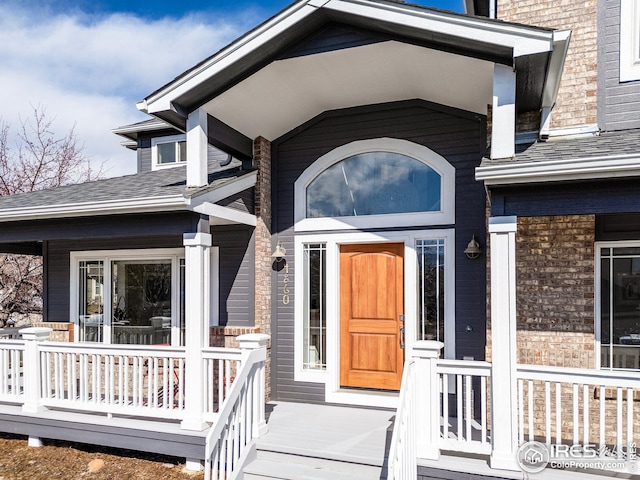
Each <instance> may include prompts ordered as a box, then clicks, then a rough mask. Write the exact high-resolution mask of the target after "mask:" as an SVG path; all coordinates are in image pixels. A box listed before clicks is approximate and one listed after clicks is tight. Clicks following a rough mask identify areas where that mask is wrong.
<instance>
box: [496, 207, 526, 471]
mask: <svg viewBox="0 0 640 480" xmlns="http://www.w3.org/2000/svg"><path fill="white" fill-rule="evenodd" d="M516 230H517V218H516V217H491V218H490V219H489V234H490V238H491V344H492V346H493V348H492V350H491V357H492V358H491V363H492V371H491V413H492V415H491V439H492V451H491V460H490V463H491V468H497V469H502V470H514V471H520V468H519V467H518V464H517V461H516V450H517V448H518V444H517V442H518V440H517V432H518V417H517V403H516V362H517V357H516V238H515V237H516ZM498 412H499V415H498V414H497V413H498Z"/></svg>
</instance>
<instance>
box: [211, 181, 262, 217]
mask: <svg viewBox="0 0 640 480" xmlns="http://www.w3.org/2000/svg"><path fill="white" fill-rule="evenodd" d="M254 195H255V192H254V188H253V187H252V188H247V189H246V190H244V191H242V192H240V193H236V194H235V195H232V196H230V197H227V198H225V199H224V200H222V201H220V202H218V204H219V205H222V206H223V207H229V208H233V209H234V210H240V211H241V212H246V213H254V211H255V209H254Z"/></svg>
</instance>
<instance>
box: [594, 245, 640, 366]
mask: <svg viewBox="0 0 640 480" xmlns="http://www.w3.org/2000/svg"><path fill="white" fill-rule="evenodd" d="M596 255H597V258H596V273H597V276H596V304H597V306H598V308H597V309H596V314H597V322H596V325H597V330H596V339H597V340H599V345H600V359H599V363H598V364H599V366H600V368H602V369H609V370H613V369H632V370H638V369H640V243H635V244H634V243H612V244H603V243H599V244H597V246H596Z"/></svg>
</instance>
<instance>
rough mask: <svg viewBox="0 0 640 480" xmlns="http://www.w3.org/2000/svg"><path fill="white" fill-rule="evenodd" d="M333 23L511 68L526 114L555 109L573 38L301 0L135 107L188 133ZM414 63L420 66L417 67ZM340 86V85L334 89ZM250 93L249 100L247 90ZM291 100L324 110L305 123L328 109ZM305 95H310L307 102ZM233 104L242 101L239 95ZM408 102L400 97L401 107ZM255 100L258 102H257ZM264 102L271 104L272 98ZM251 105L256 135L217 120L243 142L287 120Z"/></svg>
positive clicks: (412, 9)
mask: <svg viewBox="0 0 640 480" xmlns="http://www.w3.org/2000/svg"><path fill="white" fill-rule="evenodd" d="M330 24H339V25H347V26H350V27H354V28H361V29H366V30H368V31H371V32H374V33H376V34H378V35H382V36H386V37H387V38H389V39H392V40H395V41H396V42H400V43H404V44H409V45H411V44H413V45H418V46H422V47H426V48H428V49H430V50H432V51H441V52H446V53H452V54H455V55H461V56H462V57H465V58H475V59H478V60H484V61H488V62H493V63H502V64H505V65H509V66H513V67H514V68H515V69H516V71H517V89H518V94H517V96H518V99H519V102H518V103H519V105H521V106H522V107H523V108H526V109H538V108H540V107H541V106H546V107H551V106H552V104H553V100H554V99H555V95H556V93H557V86H558V83H559V78H560V72H561V70H562V66H563V62H564V55H565V53H566V48H567V45H568V39H569V32H568V31H562V32H559V31H553V30H550V29H546V28H537V27H531V26H524V25H517V24H513V23H506V22H502V21H498V20H492V19H487V18H481V17H471V16H467V15H461V14H456V13H451V12H444V11H440V10H435V9H431V8H426V7H422V6H418V5H410V4H406V3H402V2H395V1H392V0H324V1H320V0H300V1H298V2H296V3H294V4H292V5H290V6H289V7H287V8H286V9H284V10H283V11H282V12H280V13H279V14H277V15H275V16H274V17H272V18H271V19H269V20H267V21H266V22H264V23H263V24H261V25H259V26H258V27H256V28H255V29H253V30H251V31H250V32H248V33H247V34H245V35H244V36H242V37H240V38H239V39H238V40H236V41H235V42H233V43H231V44H230V45H229V46H227V47H225V48H223V49H222V50H220V51H219V52H217V53H216V54H214V55H212V56H211V57H209V58H208V59H206V60H204V61H203V62H201V63H199V64H198V65H196V66H195V67H193V68H191V69H190V70H187V71H186V72H184V73H183V74H181V75H180V76H178V77H177V78H176V79H174V80H173V81H172V82H170V83H168V84H166V85H165V86H163V87H161V88H160V89H158V90H156V91H155V92H153V93H152V94H150V95H149V96H147V97H146V98H145V99H144V100H143V101H142V102H140V103H139V104H138V108H140V109H141V110H143V111H145V112H147V113H149V114H152V115H154V116H156V117H158V118H162V119H163V120H165V121H167V122H168V123H170V124H172V125H174V126H175V127H177V128H179V129H183V128H184V126H185V122H186V116H187V115H188V113H189V112H190V111H193V110H194V109H196V108H199V107H201V106H203V105H205V104H207V103H208V102H211V101H212V100H213V99H216V98H219V97H220V96H221V95H222V94H223V93H225V92H227V91H229V90H231V89H233V88H234V87H237V86H238V85H239V84H241V83H242V82H243V81H245V80H247V79H248V78H250V77H251V76H254V75H255V74H256V73H257V72H259V71H260V70H262V69H264V68H265V67H266V66H267V65H269V64H272V63H274V60H276V59H277V58H278V57H279V56H280V55H282V52H283V51H285V50H286V49H287V48H289V47H291V46H292V45H295V44H297V43H299V42H301V41H303V40H304V39H306V38H307V37H309V36H310V35H312V34H313V33H314V32H316V31H318V29H320V28H322V27H323V26H326V25H330ZM353 50H356V49H353ZM393 58H394V56H393V53H391V54H390V56H385V57H381V58H380V62H381V63H384V62H385V61H388V60H389V59H393ZM421 61H422V64H423V65H422V67H423V70H420V73H418V75H420V74H422V73H424V72H426V71H428V69H427V70H425V69H424V68H425V65H424V59H421ZM343 62H344V61H343ZM362 62H363V64H364V65H370V64H371V62H374V63H375V56H373V57H371V56H369V57H366V56H365V57H364V58H363V59H362ZM367 62H368V63H367ZM408 63H411V60H408ZM417 63H418V64H420V62H417ZM343 64H344V63H343ZM347 64H348V63H347ZM307 66H308V63H307V64H301V66H300V67H299V68H298V70H299V71H305V68H306V67H307ZM332 66H333V65H332ZM413 66H415V62H414V65H413ZM355 69H356V67H354V70H355ZM432 70H433V69H432ZM408 72H409V71H408ZM312 76H313V74H312V73H310V74H308V75H307V77H306V78H307V79H309V78H311V77H312ZM275 77H276V78H280V79H281V80H287V79H291V72H290V70H286V69H285V70H281V71H278V72H276V74H275ZM411 77H415V75H409V74H407V75H404V76H403V77H402V78H403V79H406V78H411ZM299 78H300V79H301V81H298V77H296V82H297V83H294V84H290V85H289V86H291V85H293V86H295V87H297V88H300V83H305V82H306V80H304V78H305V77H304V76H303V75H300V76H299ZM368 78H371V76H369V77H368ZM358 80H359V78H356V79H355V80H354V81H356V82H357V81H358ZM389 83H393V82H384V84H385V85H389ZM396 83H397V82H396ZM338 84H339V83H338V81H336V86H337V85H338ZM320 85H322V84H320ZM442 85H443V83H440V84H439V85H438V86H439V87H442ZM316 86H317V84H316ZM388 88H391V86H389V87H388ZM245 91H246V92H249V93H251V89H250V88H249V87H247V88H246V89H245ZM286 93H287V90H285V93H283V94H282V95H283V96H282V97H281V98H280V103H279V104H280V105H283V103H284V105H286V106H287V107H291V106H292V105H295V104H300V103H303V102H301V101H300V100H303V101H307V103H309V101H308V100H309V98H313V99H314V101H315V102H316V103H318V104H320V105H319V106H318V107H317V108H319V109H320V110H319V111H313V112H311V111H309V112H307V113H306V114H307V118H304V120H306V119H308V118H311V117H312V116H315V115H317V114H318V113H321V111H323V109H324V108H323V107H324V105H322V101H321V100H322V97H321V98H320V99H318V98H317V96H316V93H317V92H316V91H314V90H308V91H306V92H305V91H301V93H302V94H303V96H302V97H301V96H300V92H292V93H290V97H288V99H289V102H283V101H282V100H283V99H284V100H287V97H286V96H284V95H286ZM296 93H298V95H296ZM305 93H307V95H304V94H305ZM294 95H295V96H294ZM233 98H234V99H235V98H242V94H239V95H236V96H235V97H233ZM408 98H409V97H407V98H396V100H401V99H408ZM411 98H424V97H420V96H413V97H411ZM453 98H455V95H454V96H453ZM427 99H429V98H427ZM257 100H258V101H260V100H261V99H260V98H257ZM264 100H265V102H268V100H269V99H264ZM391 100H393V99H390V98H383V99H382V100H380V101H391ZM229 101H230V100H228V101H227V103H229ZM247 104H251V105H253V106H254V108H253V109H252V114H253V115H254V116H256V117H258V118H257V120H256V121H255V122H254V128H253V129H252V128H249V127H245V128H244V129H243V127H244V126H243V125H239V124H237V116H236V117H234V116H233V115H230V116H229V118H228V119H227V118H225V117H224V116H222V117H218V118H219V119H220V120H221V121H222V122H225V123H227V124H229V125H230V126H231V127H232V128H234V129H236V130H238V131H240V132H241V133H243V134H244V135H247V136H249V137H254V136H255V135H256V129H255V124H256V123H257V122H258V121H259V120H262V121H261V123H260V124H261V125H268V124H269V121H270V119H271V117H273V116H278V115H279V114H280V115H285V114H284V113H280V112H278V110H277V109H276V110H274V109H273V108H272V107H273V104H268V103H265V106H264V109H263V110H261V109H260V108H259V107H260V104H259V103H256V99H252V101H251V102H248V103H247ZM220 106H221V105H220V104H218V105H214V106H212V112H210V113H211V114H212V115H213V116H217V115H216V113H217V112H218V111H220V110H221V108H219V107H220ZM226 106H227V107H228V108H227V111H235V112H237V111H239V110H240V111H242V110H243V109H242V108H239V106H238V105H234V106H232V105H226ZM243 106H244V105H243ZM341 106H343V107H346V106H355V105H341ZM452 106H456V105H452ZM214 107H217V109H216V108H214ZM338 107H339V106H337V105H330V106H329V108H338ZM485 107H486V103H485ZM291 108H293V107H291ZM310 108H311V107H310ZM222 110H224V109H222ZM223 113H224V112H223ZM244 115H245V117H247V116H248V113H247V112H246V111H245V112H244ZM234 119H235V120H236V124H234ZM283 128H284V127H283ZM283 133H286V131H282V129H280V130H274V131H273V132H272V134H271V135H265V136H267V138H270V139H273V138H275V137H276V136H279V134H283ZM260 134H262V133H260Z"/></svg>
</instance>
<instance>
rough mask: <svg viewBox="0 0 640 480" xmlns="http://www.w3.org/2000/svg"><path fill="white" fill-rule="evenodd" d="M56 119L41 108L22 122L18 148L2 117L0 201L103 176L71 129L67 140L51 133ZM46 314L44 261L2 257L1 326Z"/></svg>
mask: <svg viewBox="0 0 640 480" xmlns="http://www.w3.org/2000/svg"><path fill="white" fill-rule="evenodd" d="M54 120H55V119H54V118H51V117H49V116H48V115H47V112H46V109H45V108H44V107H42V106H36V107H32V111H31V115H30V116H29V117H28V118H27V119H26V120H23V121H21V124H20V127H19V128H18V132H17V145H16V147H14V148H12V146H11V145H10V144H9V138H10V136H9V133H10V125H9V124H7V123H6V122H4V121H3V120H2V119H1V118H0V196H4V195H13V194H17V193H25V192H32V191H35V190H44V189H48V188H55V187H59V186H63V185H70V184H73V183H81V182H87V181H91V180H97V179H99V178H102V177H103V174H104V170H103V165H100V166H99V167H98V168H97V169H94V168H92V166H91V163H90V161H89V159H88V158H87V157H85V155H84V147H83V145H82V144H81V143H80V142H79V140H78V138H77V136H76V134H75V129H74V128H72V129H71V130H69V132H67V134H66V135H65V136H63V137H56V135H55V133H54V131H53V122H54ZM41 310H42V258H41V257H36V256H30V255H0V323H1V322H2V321H6V319H7V318H8V317H9V316H11V314H13V313H20V314H27V313H37V312H40V311H41Z"/></svg>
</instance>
